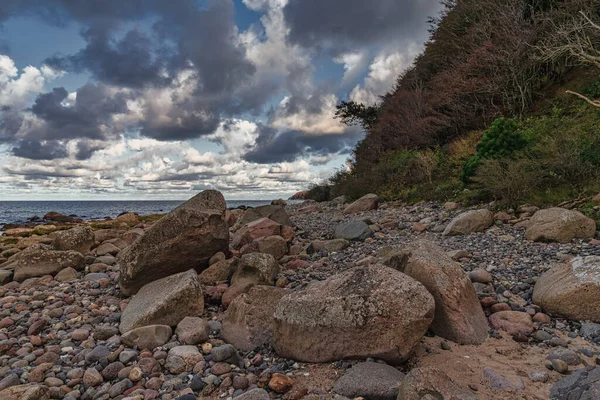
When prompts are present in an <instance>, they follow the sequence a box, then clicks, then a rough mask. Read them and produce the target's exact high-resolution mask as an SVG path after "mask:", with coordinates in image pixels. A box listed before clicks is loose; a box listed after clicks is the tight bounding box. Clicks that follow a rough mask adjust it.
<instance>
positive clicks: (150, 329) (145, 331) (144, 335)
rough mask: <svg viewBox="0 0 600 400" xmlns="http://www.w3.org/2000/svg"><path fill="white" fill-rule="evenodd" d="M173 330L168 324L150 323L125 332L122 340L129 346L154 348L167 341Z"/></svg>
mask: <svg viewBox="0 0 600 400" xmlns="http://www.w3.org/2000/svg"><path fill="white" fill-rule="evenodd" d="M171 336H173V330H172V329H171V327H170V326H168V325H148V326H142V327H140V328H135V329H133V330H130V331H128V332H125V334H124V335H123V336H121V340H122V341H123V343H125V344H126V345H127V346H129V347H137V348H138V349H148V350H153V349H154V348H156V347H158V346H162V345H163V344H165V343H167V342H168V341H169V340H170V339H171Z"/></svg>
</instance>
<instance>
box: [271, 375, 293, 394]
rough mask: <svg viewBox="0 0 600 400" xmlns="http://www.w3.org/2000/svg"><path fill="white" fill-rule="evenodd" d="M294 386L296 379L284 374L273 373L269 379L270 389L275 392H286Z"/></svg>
mask: <svg viewBox="0 0 600 400" xmlns="http://www.w3.org/2000/svg"><path fill="white" fill-rule="evenodd" d="M292 386H294V380H293V379H292V378H290V377H289V376H287V375H283V374H277V373H276V374H273V375H272V376H271V380H270V381H269V389H271V390H272V391H274V392H275V393H286V392H288V391H289V390H290V389H291V388H292Z"/></svg>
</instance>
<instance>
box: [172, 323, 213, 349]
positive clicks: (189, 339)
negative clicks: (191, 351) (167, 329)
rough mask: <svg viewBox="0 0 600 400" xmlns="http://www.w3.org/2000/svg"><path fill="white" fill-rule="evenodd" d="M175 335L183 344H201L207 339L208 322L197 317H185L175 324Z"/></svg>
mask: <svg viewBox="0 0 600 400" xmlns="http://www.w3.org/2000/svg"><path fill="white" fill-rule="evenodd" d="M175 333H176V334H177V337H178V338H179V340H180V341H182V342H183V343H185V344H191V345H194V344H201V343H204V342H206V341H207V340H208V338H209V328H208V322H206V320H205V319H202V318H198V317H185V318H184V319H182V320H181V322H179V324H177V329H175Z"/></svg>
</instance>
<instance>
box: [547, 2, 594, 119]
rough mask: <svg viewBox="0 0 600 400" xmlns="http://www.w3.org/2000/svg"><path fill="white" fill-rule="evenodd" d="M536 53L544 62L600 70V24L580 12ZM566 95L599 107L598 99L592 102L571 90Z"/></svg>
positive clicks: (560, 27) (561, 26) (557, 30)
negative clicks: (570, 64) (584, 66)
mask: <svg viewBox="0 0 600 400" xmlns="http://www.w3.org/2000/svg"><path fill="white" fill-rule="evenodd" d="M538 51H539V54H540V57H541V58H542V59H543V60H545V61H552V62H556V61H562V60H567V61H569V60H574V61H575V62H576V63H577V64H582V65H591V66H595V67H596V68H598V69H600V24H598V23H596V22H594V20H593V19H592V18H591V17H590V16H589V15H588V14H586V13H585V12H583V11H580V12H579V16H577V17H575V18H573V19H572V20H571V21H569V22H567V23H565V24H563V25H560V26H558V27H557V28H556V32H555V33H554V35H552V36H550V37H549V38H548V39H546V40H545V41H543V42H542V44H541V45H540V46H538ZM567 93H569V94H572V95H575V96H577V97H579V98H581V99H583V100H585V101H587V102H588V103H590V104H591V105H593V106H595V107H600V99H597V100H594V99H591V98H589V97H587V96H585V95H583V94H581V93H578V92H575V91H572V90H567Z"/></svg>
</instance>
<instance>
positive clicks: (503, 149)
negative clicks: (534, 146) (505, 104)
mask: <svg viewBox="0 0 600 400" xmlns="http://www.w3.org/2000/svg"><path fill="white" fill-rule="evenodd" d="M527 144H528V141H527V138H526V137H525V135H524V134H523V133H522V132H520V131H519V126H518V125H517V123H516V122H515V120H513V119H505V118H497V119H496V120H495V121H494V122H493V123H492V125H491V126H490V128H489V129H488V130H487V131H485V132H484V134H483V137H482V138H481V141H480V142H479V144H478V145H477V154H476V155H475V156H473V157H471V158H469V159H468V160H467V161H465V163H464V165H463V171H462V174H461V180H462V181H463V182H465V183H468V182H470V180H471V178H472V177H473V176H474V175H475V173H476V171H477V168H478V167H479V164H480V163H481V161H483V160H494V159H500V158H507V157H510V156H512V155H513V154H514V153H516V152H517V151H519V150H522V149H524V148H525V147H526V146H527Z"/></svg>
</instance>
